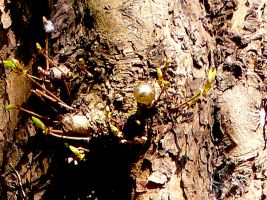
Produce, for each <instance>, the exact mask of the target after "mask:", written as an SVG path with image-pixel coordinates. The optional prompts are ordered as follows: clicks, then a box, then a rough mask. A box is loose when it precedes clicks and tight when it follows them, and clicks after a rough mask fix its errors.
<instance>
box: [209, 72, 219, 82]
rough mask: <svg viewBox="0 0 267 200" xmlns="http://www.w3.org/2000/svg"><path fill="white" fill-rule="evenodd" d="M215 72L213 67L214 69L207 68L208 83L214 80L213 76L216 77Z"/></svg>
mask: <svg viewBox="0 0 267 200" xmlns="http://www.w3.org/2000/svg"><path fill="white" fill-rule="evenodd" d="M216 73H217V71H216V69H214V70H211V69H210V70H209V73H208V82H209V83H213V81H214V80H215V77H216Z"/></svg>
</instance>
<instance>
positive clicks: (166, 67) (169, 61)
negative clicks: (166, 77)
mask: <svg viewBox="0 0 267 200" xmlns="http://www.w3.org/2000/svg"><path fill="white" fill-rule="evenodd" d="M170 63H171V59H170V58H167V59H166V61H165V65H164V67H165V69H168V68H169V66H170Z"/></svg>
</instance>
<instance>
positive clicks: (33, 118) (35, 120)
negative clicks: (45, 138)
mask: <svg viewBox="0 0 267 200" xmlns="http://www.w3.org/2000/svg"><path fill="white" fill-rule="evenodd" d="M32 121H33V123H34V124H35V125H36V126H37V127H39V128H40V129H42V130H43V131H44V132H45V133H47V132H48V128H47V127H46V126H45V125H44V123H43V122H42V121H41V120H40V119H38V118H37V117H34V116H32Z"/></svg>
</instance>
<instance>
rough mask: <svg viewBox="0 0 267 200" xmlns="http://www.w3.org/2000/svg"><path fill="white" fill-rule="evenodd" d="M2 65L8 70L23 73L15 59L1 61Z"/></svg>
mask: <svg viewBox="0 0 267 200" xmlns="http://www.w3.org/2000/svg"><path fill="white" fill-rule="evenodd" d="M3 64H4V66H5V67H6V68H9V69H11V70H14V71H16V72H23V71H24V70H23V67H22V65H21V64H20V62H19V61H18V60H17V59H15V58H11V59H8V60H3Z"/></svg>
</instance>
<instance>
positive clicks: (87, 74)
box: [0, 0, 267, 200]
mask: <svg viewBox="0 0 267 200" xmlns="http://www.w3.org/2000/svg"><path fill="white" fill-rule="evenodd" d="M0 4H1V3H0ZM2 5H3V6H2V7H3V9H1V14H2V18H1V21H2V26H3V27H2V28H1V33H2V34H1V37H0V41H1V49H3V51H2V50H1V56H2V59H3V60H5V59H7V58H13V57H16V58H18V59H20V60H21V61H22V62H23V63H24V64H25V66H28V67H27V68H28V69H32V71H33V72H32V73H33V74H37V67H38V66H42V67H43V68H44V66H45V59H44V57H43V56H42V55H38V53H37V52H36V51H35V49H34V46H35V43H36V42H39V43H40V44H41V46H43V47H44V46H45V42H44V41H45V38H46V34H45V32H44V30H43V27H42V23H43V22H42V17H43V16H46V17H47V18H51V20H52V22H53V24H54V26H55V31H54V32H52V33H51V34H50V33H49V34H47V36H48V38H49V54H50V58H51V59H52V60H53V62H55V63H61V64H64V65H65V66H67V67H68V68H69V69H70V70H71V72H72V76H71V77H70V78H68V79H66V84H64V83H63V82H62V81H59V82H53V81H52V82H51V83H52V84H51V91H53V92H54V93H55V94H56V93H57V94H58V96H59V97H60V98H61V99H62V100H63V101H65V102H66V103H68V104H69V105H71V106H72V107H73V108H75V111H74V112H72V113H75V112H80V111H81V110H82V111H83V112H84V113H86V116H87V118H90V119H91V120H92V121H91V122H92V125H90V131H91V134H90V137H91V140H90V142H89V143H87V142H71V141H69V140H63V139H61V138H53V137H50V136H48V135H44V134H42V133H41V132H42V131H40V130H39V129H36V127H35V126H34V124H33V123H32V121H31V120H30V117H31V116H30V115H22V119H21V120H20V122H19V123H17V120H16V119H17V113H18V112H13V111H12V112H11V113H8V112H6V111H4V109H3V108H4V106H5V105H7V104H10V103H12V104H19V105H21V104H22V103H23V102H24V101H25V100H26V99H27V97H28V94H29V90H30V89H31V87H32V88H33V89H34V88H35V87H36V86H31V84H30V82H29V81H27V82H26V80H27V79H26V78H25V77H21V76H18V75H16V74H14V73H12V72H10V71H8V70H7V69H4V70H3V68H1V71H0V72H1V76H2V77H3V78H4V79H2V80H1V82H0V83H1V84H0V85H1V87H3V89H2V91H5V93H4V92H3V95H1V105H0V108H1V109H2V110H0V114H1V115H3V116H4V117H3V121H2V122H1V124H0V125H1V126H0V128H1V129H2V130H3V131H2V135H1V138H2V140H1V148H0V156H1V157H0V164H1V165H2V166H1V186H0V191H1V192H0V197H1V198H2V199H18V198H22V199H23V198H25V199H95V198H97V199H105V200H106V199H144V200H146V199H155V200H156V199H172V200H177V199H179V200H180V199H265V198H266V195H267V191H266V176H267V175H266V172H265V171H266V170H265V168H266V165H267V163H266V143H265V139H266V138H265V104H264V103H265V99H266V89H265V82H266V76H265V73H264V72H265V70H266V67H267V65H266V55H267V53H266V20H267V19H266V12H267V10H266V9H267V8H266V1H264V0H253V1H252V0H251V1H247V2H244V1H241V0H237V1H209V0H204V1H196V0H193V1H178V0H166V1H157V0H155V1H141V0H129V1H119V0H117V1H115V0H114V1H110V0H109V1H108V0H106V1H104V0H103V1H96V0H87V1H85V0H77V1H72V0H53V1H52V0H50V1H45V0H43V1H41V2H38V3H37V2H35V1H26V0H23V1H19V2H17V1H13V0H12V1H11V3H10V4H4V3H2ZM2 7H1V5H0V8H2ZM7 16H11V19H10V22H12V23H11V25H8V23H7V22H6V21H4V19H5V20H6V19H8V17H7ZM7 41H9V42H7ZM25 50H26V51H25ZM167 58H170V60H171V62H170V66H169V68H168V69H166V68H164V67H162V71H163V73H164V77H163V78H164V80H166V81H169V82H170V86H169V87H168V89H167V91H165V92H163V93H161V91H162V88H161V87H160V85H159V83H158V77H157V68H158V67H160V66H164V64H165V61H166V59H167ZM83 60H84V63H83ZM210 69H217V77H216V81H215V84H214V85H213V88H212V89H211V90H210V92H209V93H208V95H207V96H205V97H204V96H203V97H200V98H199V99H198V101H197V102H196V103H195V104H193V105H191V106H186V107H182V108H178V107H179V105H181V104H183V103H184V102H186V101H187V100H188V99H190V98H192V97H193V96H194V94H195V93H196V92H198V91H199V90H201V89H203V88H204V84H205V81H206V78H207V74H208V71H209V70H210ZM3 80H5V81H3ZM21 82H23V85H22V84H20V83H21ZM140 82H148V83H150V84H151V85H153V87H154V88H155V91H156V99H157V100H156V103H155V106H154V107H152V108H150V109H148V108H147V109H145V108H141V107H140V105H137V103H136V101H135V99H134V96H133V90H134V88H135V86H136V85H137V84H138V83H140ZM66 85H67V88H69V90H70V93H71V95H70V96H68V95H67V89H66ZM39 89H40V88H39ZM4 94H7V95H4ZM48 101H49V100H47V101H41V100H40V98H38V97H36V96H33V95H32V96H31V97H30V98H29V100H28V102H27V107H28V108H30V109H31V110H34V111H35V112H36V113H40V114H42V115H45V116H49V117H50V118H52V119H53V120H60V119H61V117H60V116H62V115H64V114H66V113H68V112H70V111H68V110H67V109H64V108H62V107H60V106H58V105H56V104H54V103H51V102H48ZM186 105H187V104H186ZM106 106H108V107H109V108H110V111H111V119H110V120H107V119H106V116H104V115H105V114H104V113H105V107H106ZM10 120H11V122H8V121H10ZM8 123H9V124H8ZM62 123H63V122H62ZM62 123H55V122H54V123H53V122H49V121H48V122H47V121H46V122H45V124H46V125H47V126H49V127H53V128H54V129H55V128H57V129H60V130H64V129H63V128H62ZM110 123H112V124H113V125H114V126H116V127H117V128H118V129H119V130H120V131H121V132H122V133H123V134H124V136H125V138H124V139H126V140H127V142H125V141H124V142H122V141H121V140H120V139H118V138H117V137H116V136H114V135H113V134H112V130H110V129H109V124H110ZM15 125H17V127H18V129H14V127H15ZM146 138H147V139H146ZM143 140H145V141H146V142H145V143H143V142H142V141H143ZM65 143H68V144H69V145H74V146H82V147H84V148H87V149H89V153H87V154H86V160H85V161H81V162H80V163H79V164H78V166H75V165H73V164H69V163H68V162H67V161H66V159H67V158H68V157H69V156H71V155H70V152H69V150H68V149H67V148H66V147H65V145H64V144H65ZM20 179H21V181H20ZM24 194H25V195H24Z"/></svg>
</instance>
